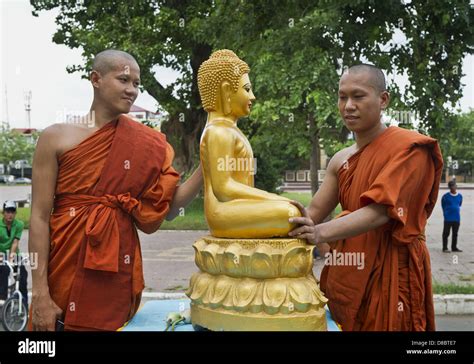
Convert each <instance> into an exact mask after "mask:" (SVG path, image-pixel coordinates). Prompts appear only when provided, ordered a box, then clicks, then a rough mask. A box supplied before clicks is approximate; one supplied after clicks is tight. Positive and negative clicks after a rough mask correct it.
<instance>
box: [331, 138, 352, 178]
mask: <svg viewBox="0 0 474 364" xmlns="http://www.w3.org/2000/svg"><path fill="white" fill-rule="evenodd" d="M356 151H357V150H356V148H355V144H353V145H351V146H349V147H347V148H344V149H341V150H340V151H339V152H337V153H336V154H334V156H333V157H332V158H331V160H330V161H329V164H328V168H327V171H328V172H329V173H332V174H334V175H337V172H338V171H339V169H340V168H341V167H342V165H343V164H344V162H345V161H347V160H348V159H349V158H350V157H351V155H353V154H354V153H355V152H356Z"/></svg>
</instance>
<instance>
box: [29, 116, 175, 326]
mask: <svg viewBox="0 0 474 364" xmlns="http://www.w3.org/2000/svg"><path fill="white" fill-rule="evenodd" d="M172 159H173V150H172V148H171V146H170V145H169V144H168V143H167V142H166V138H165V136H164V135H163V134H161V133H160V132H157V131H155V130H153V129H151V128H149V127H147V126H144V125H142V124H140V123H138V122H135V121H133V120H131V119H129V118H128V117H126V116H125V115H122V116H120V117H119V119H118V120H115V121H111V122H109V123H107V124H106V125H104V126H103V127H102V128H101V129H99V130H98V131H96V132H95V133H94V134H92V135H91V136H89V137H88V138H87V139H85V140H84V141H82V142H81V143H80V144H79V145H77V146H76V147H74V148H73V149H71V150H68V151H67V152H65V153H64V154H62V155H61V156H60V157H59V160H58V177H57V185H56V191H55V201H54V210H53V213H52V215H51V218H50V243H51V246H50V256H49V266H48V283H49V290H50V294H51V298H52V299H53V301H54V302H55V303H56V304H57V305H58V306H59V307H60V308H61V309H62V310H63V313H64V316H65V317H64V323H65V330H116V329H118V328H120V327H121V326H122V325H123V324H124V323H125V322H126V321H127V320H129V319H130V318H131V317H133V315H134V314H135V312H136V311H137V309H138V307H139V304H140V298H141V292H142V290H143V288H144V279H143V267H142V257H141V250H140V241H139V238H138V234H137V229H136V228H137V227H138V228H139V229H140V230H142V231H144V232H148V233H150V232H152V231H153V230H155V229H156V228H157V227H159V225H160V224H161V222H162V221H163V219H164V218H165V217H166V215H167V213H168V211H169V205H170V202H171V200H172V198H173V195H174V191H175V188H176V184H177V182H178V180H179V175H178V174H177V172H176V171H175V170H174V169H173V167H172V166H171V163H172ZM30 328H31V322H30Z"/></svg>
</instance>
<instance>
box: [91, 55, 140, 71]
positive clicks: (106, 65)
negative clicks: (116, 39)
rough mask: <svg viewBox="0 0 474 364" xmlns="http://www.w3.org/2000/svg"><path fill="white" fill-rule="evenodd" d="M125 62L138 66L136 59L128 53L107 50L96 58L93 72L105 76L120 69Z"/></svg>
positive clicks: (93, 63)
mask: <svg viewBox="0 0 474 364" xmlns="http://www.w3.org/2000/svg"><path fill="white" fill-rule="evenodd" d="M123 61H128V62H132V63H135V64H136V65H137V66H138V63H137V61H136V60H135V58H133V56H132V55H130V54H128V53H127V52H124V51H119V50H116V49H106V50H105V51H102V52H100V53H98V54H97V55H96V56H95V58H94V61H93V62H92V70H93V71H97V72H99V73H100V74H101V75H102V76H103V75H105V74H107V73H108V72H110V71H113V70H117V69H118V68H120V67H121V66H122V64H123Z"/></svg>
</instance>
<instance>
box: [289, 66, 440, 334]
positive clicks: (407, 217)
mask: <svg viewBox="0 0 474 364" xmlns="http://www.w3.org/2000/svg"><path fill="white" fill-rule="evenodd" d="M389 100H390V95H389V93H388V92H387V90H386V86H385V78H384V75H383V72H382V71H381V70H380V69H378V68H376V67H375V66H372V65H357V66H353V67H351V68H349V69H348V70H347V71H346V72H345V73H344V74H343V76H342V77H341V79H340V82H339V101H338V104H339V112H340V114H341V116H342V118H343V120H344V123H345V125H346V126H347V128H348V129H349V130H350V131H352V132H353V133H354V136H355V143H354V144H353V145H352V146H350V147H348V148H346V149H343V150H341V151H339V152H338V153H336V154H335V155H334V157H333V158H332V159H331V161H330V163H329V165H328V168H327V171H326V176H325V179H324V181H323V183H322V185H321V187H320V189H319V190H318V192H317V193H316V194H315V196H314V197H313V199H312V201H311V203H310V205H309V207H308V209H305V208H304V206H302V205H301V204H299V203H297V202H295V203H294V204H295V205H297V206H299V207H300V210H301V212H302V214H303V217H295V218H292V219H291V220H292V221H293V222H296V223H298V224H300V226H299V227H297V228H295V229H294V230H293V231H292V232H290V236H293V237H295V236H296V237H298V238H303V239H307V240H308V241H309V242H310V243H312V244H316V246H317V249H318V250H319V252H320V254H322V255H324V256H325V258H326V262H325V263H326V264H325V266H324V268H323V271H322V273H321V280H320V284H321V289H322V291H323V292H324V293H325V295H326V297H327V298H328V299H329V302H328V304H329V308H330V310H331V313H332V315H333V317H334V319H335V320H336V321H337V322H338V323H339V324H340V325H341V326H342V329H343V330H349V331H350V330H355V331H356V330H402V331H424V330H434V329H435V322H434V309H433V297H432V289H431V267H430V257H429V253H428V249H427V247H426V242H425V235H424V231H425V226H426V221H427V219H428V217H429V216H430V214H431V212H432V211H433V207H434V205H435V202H436V198H437V195H438V187H439V182H440V178H441V173H442V167H443V162H442V157H441V153H440V149H439V146H438V143H437V141H436V140H435V139H432V138H430V137H427V136H424V135H421V134H419V133H417V132H415V131H408V130H405V129H401V128H398V127H386V126H385V125H384V124H383V123H382V122H381V112H382V110H383V109H385V108H386V107H387V106H388V104H389ZM338 203H340V204H341V206H342V209H343V212H342V213H341V214H340V215H339V216H338V217H337V218H336V219H333V220H331V221H329V222H323V221H324V220H325V218H326V217H327V216H328V215H329V214H330V213H331V212H332V211H333V210H334V208H335V207H336V206H337V204H338ZM356 262H357V264H356ZM360 263H362V264H360Z"/></svg>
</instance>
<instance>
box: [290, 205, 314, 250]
mask: <svg viewBox="0 0 474 364" xmlns="http://www.w3.org/2000/svg"><path fill="white" fill-rule="evenodd" d="M290 202H291V204H292V205H295V206H296V207H297V208H298V209H299V210H300V212H301V216H302V217H291V218H290V219H289V220H288V221H289V222H290V223H293V224H298V225H299V226H298V227H296V228H295V229H293V230H291V231H290V232H289V233H288V235H289V236H291V237H292V238H297V239H306V240H307V241H308V243H310V244H313V245H316V244H317V243H318V242H319V240H318V228H317V226H316V225H315V224H314V222H313V220H312V219H311V217H310V216H309V213H308V210H307V209H306V208H305V207H304V206H303V204H301V203H300V202H298V201H290Z"/></svg>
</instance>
